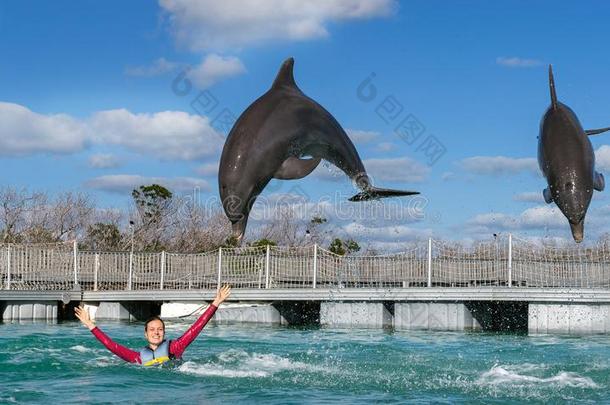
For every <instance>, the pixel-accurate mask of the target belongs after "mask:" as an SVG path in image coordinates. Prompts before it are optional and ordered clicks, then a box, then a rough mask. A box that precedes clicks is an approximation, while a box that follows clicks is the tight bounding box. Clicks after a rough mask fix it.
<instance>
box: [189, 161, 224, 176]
mask: <svg viewBox="0 0 610 405" xmlns="http://www.w3.org/2000/svg"><path fill="white" fill-rule="evenodd" d="M219 164H220V162H215V163H206V164H204V165H201V166H199V167H198V168H197V169H195V173H197V174H198V175H200V176H217V175H218V165H219Z"/></svg>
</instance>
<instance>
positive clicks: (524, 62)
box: [496, 56, 542, 68]
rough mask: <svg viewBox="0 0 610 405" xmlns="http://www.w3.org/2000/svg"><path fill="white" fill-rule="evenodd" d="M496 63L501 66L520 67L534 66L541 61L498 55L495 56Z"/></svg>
mask: <svg viewBox="0 0 610 405" xmlns="http://www.w3.org/2000/svg"><path fill="white" fill-rule="evenodd" d="M496 63H497V64H498V65H501V66H506V67H521V68H527V67H536V66H540V65H542V62H541V61H539V60H538V59H525V58H520V57H518V56H512V57H505V56H499V57H497V58H496Z"/></svg>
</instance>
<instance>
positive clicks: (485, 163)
mask: <svg viewBox="0 0 610 405" xmlns="http://www.w3.org/2000/svg"><path fill="white" fill-rule="evenodd" d="M460 164H461V166H462V167H463V168H464V169H465V170H466V171H468V172H470V173H473V174H480V175H490V176H501V175H512V174H518V173H521V172H530V173H533V174H538V175H539V170H538V163H537V161H536V159H534V158H510V157H506V156H475V157H471V158H467V159H464V160H462V161H461V162H460Z"/></svg>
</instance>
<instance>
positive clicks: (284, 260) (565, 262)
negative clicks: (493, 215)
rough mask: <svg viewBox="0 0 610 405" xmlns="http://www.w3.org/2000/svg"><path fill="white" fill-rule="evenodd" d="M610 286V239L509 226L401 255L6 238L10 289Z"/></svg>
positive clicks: (1, 269) (3, 250)
mask: <svg viewBox="0 0 610 405" xmlns="http://www.w3.org/2000/svg"><path fill="white" fill-rule="evenodd" d="M224 283H229V284H231V285H232V286H233V288H249V289H252V288H254V289H257V288H258V289H273V288H294V289H303V288H371V287H377V288H390V287H391V288H408V287H476V286H506V287H512V288H515V287H517V288H527V287H537V288H566V287H574V288H610V244H608V243H601V244H597V245H595V246H592V247H582V246H578V247H576V246H573V247H552V246H543V245H540V244H535V243H532V242H529V241H527V240H524V239H519V238H516V237H512V236H511V235H508V237H505V238H498V239H497V240H494V241H491V242H480V243H475V244H473V245H472V246H469V247H464V246H461V245H459V244H453V243H450V242H444V241H437V240H432V239H429V240H427V241H421V242H420V243H418V244H415V245H413V246H412V247H411V248H410V249H408V250H406V251H404V252H401V253H395V254H389V255H376V256H339V255H336V254H334V253H332V252H330V251H328V250H325V249H323V248H321V247H320V246H317V245H314V246H308V247H297V248H288V247H276V246H267V247H244V248H231V249H228V248H220V249H217V250H216V251H212V252H207V253H199V254H186V253H168V252H159V253H142V252H93V251H79V250H78V248H77V244H76V242H74V241H72V242H69V243H58V244H46V245H19V244H5V245H0V289H4V290H69V289H72V288H73V287H74V286H75V285H79V286H80V288H82V289H83V290H85V291H120V290H186V289H216V288H218V287H219V286H220V285H221V284H224Z"/></svg>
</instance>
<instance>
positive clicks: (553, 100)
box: [549, 65, 557, 110]
mask: <svg viewBox="0 0 610 405" xmlns="http://www.w3.org/2000/svg"><path fill="white" fill-rule="evenodd" d="M549 90H550V91H551V105H552V106H553V110H556V109H557V94H556V93H555V79H554V78H553V65H549Z"/></svg>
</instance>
